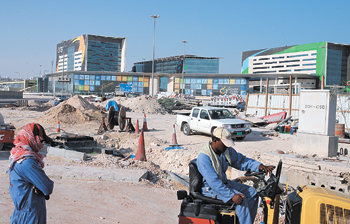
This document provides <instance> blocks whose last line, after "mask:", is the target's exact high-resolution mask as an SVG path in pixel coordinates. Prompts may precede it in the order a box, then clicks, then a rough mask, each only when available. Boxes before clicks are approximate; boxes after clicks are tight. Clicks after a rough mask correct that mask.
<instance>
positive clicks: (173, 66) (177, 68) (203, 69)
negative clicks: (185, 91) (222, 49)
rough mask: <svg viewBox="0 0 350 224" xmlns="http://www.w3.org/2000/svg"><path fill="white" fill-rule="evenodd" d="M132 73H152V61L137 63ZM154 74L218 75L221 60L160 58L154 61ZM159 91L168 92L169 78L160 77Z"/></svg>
mask: <svg viewBox="0 0 350 224" xmlns="http://www.w3.org/2000/svg"><path fill="white" fill-rule="evenodd" d="M132 71H133V72H147V73H151V72H152V61H142V62H136V63H134V66H133V68H132ZM154 73H168V74H176V73H181V74H182V73H184V74H195V73H196V74H218V73H219V58H216V57H198V56H195V55H185V56H184V55H182V56H173V57H166V58H158V59H155V60H154ZM159 90H160V91H161V92H167V91H168V76H162V77H160V79H159ZM192 92H193V91H192Z"/></svg>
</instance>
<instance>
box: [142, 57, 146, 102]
mask: <svg viewBox="0 0 350 224" xmlns="http://www.w3.org/2000/svg"><path fill="white" fill-rule="evenodd" d="M145 60H146V58H142V62H143V63H142V95H144V94H145V90H144V86H145V69H144V67H145Z"/></svg>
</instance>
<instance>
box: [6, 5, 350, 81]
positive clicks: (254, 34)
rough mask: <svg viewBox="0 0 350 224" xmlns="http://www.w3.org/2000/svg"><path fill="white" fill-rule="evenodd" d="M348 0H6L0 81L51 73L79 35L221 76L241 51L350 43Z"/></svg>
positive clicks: (235, 69)
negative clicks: (194, 61)
mask: <svg viewBox="0 0 350 224" xmlns="http://www.w3.org/2000/svg"><path fill="white" fill-rule="evenodd" d="M349 9H350V1H347V0H343V1H341V0H333V1H325V0H318V1H316V0H307V1H306V0H304V1H301V0H293V1H291V0H290V1H282V0H264V1H261V0H245V1H243V0H240V1H236V0H231V1H229V0H217V1H213V0H212V1H207V0H175V1H174V0H172V1H169V0H147V1H146V0H138V1H134V0H127V1H118V0H108V1H107V0H99V1H92V0H85V1H81V0H60V1H56V0H45V1H41V0H40V1H39V0H31V1H28V0H23V1H22V0H21V1H20V0H11V1H9V0H3V1H1V6H0V76H1V77H5V76H9V77H20V78H28V77H33V76H39V75H40V74H41V75H42V74H46V73H51V71H52V66H51V62H52V61H54V63H56V47H57V44H58V43H60V42H61V41H62V40H69V39H72V38H75V37H78V36H80V35H82V34H93V35H102V36H114V37H125V38H126V41H127V42H126V71H130V70H131V68H132V66H133V63H135V62H139V61H142V60H143V58H145V59H146V60H152V54H153V18H150V15H154V14H155V15H159V16H160V17H159V18H158V19H157V20H156V41H155V44H156V46H155V47H156V50H155V57H156V58H160V57H168V56H174V55H182V54H183V53H184V44H183V43H182V40H186V41H188V43H187V44H186V54H192V55H197V56H204V57H219V58H220V71H219V72H220V73H240V72H241V54H242V51H247V50H256V49H264V48H272V47H280V46H286V45H287V46H290V45H297V44H306V43H313V42H321V41H328V42H334V43H343V44H350V39H349V37H350V29H349V25H348V23H349ZM53 67H55V65H54V66H53Z"/></svg>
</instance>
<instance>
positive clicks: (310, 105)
mask: <svg viewBox="0 0 350 224" xmlns="http://www.w3.org/2000/svg"><path fill="white" fill-rule="evenodd" d="M336 105H337V95H336V94H334V93H331V92H330V91H329V90H302V91H301V92H300V106H299V128H298V132H302V133H309V134H318V135H327V136H334V133H335V119H336V117H335V116H336Z"/></svg>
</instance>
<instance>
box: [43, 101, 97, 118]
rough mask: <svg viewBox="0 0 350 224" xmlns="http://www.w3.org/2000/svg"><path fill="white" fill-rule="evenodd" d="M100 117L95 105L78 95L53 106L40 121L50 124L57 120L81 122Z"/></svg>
mask: <svg viewBox="0 0 350 224" xmlns="http://www.w3.org/2000/svg"><path fill="white" fill-rule="evenodd" d="M100 118H101V114H100V113H99V112H98V109H97V107H96V106H95V105H93V104H90V103H89V102H88V101H87V100H85V99H84V98H82V97H81V96H78V95H76V96H73V97H71V98H70V99H69V100H67V101H64V102H62V103H60V104H58V105H57V106H55V107H52V108H51V109H50V110H48V111H47V112H46V113H45V115H44V116H42V117H40V118H39V121H40V122H42V123H48V124H51V123H52V124H54V123H57V121H60V122H62V123H68V124H79V123H84V122H87V121H92V120H98V119H100Z"/></svg>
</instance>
